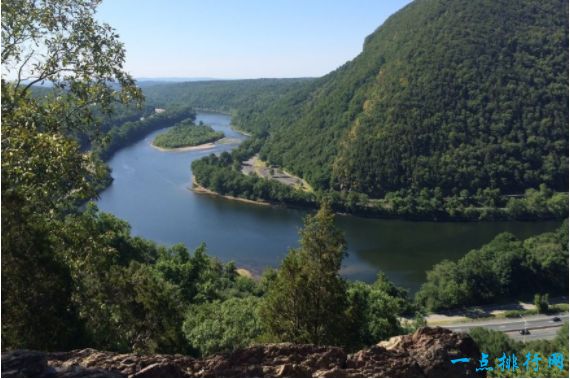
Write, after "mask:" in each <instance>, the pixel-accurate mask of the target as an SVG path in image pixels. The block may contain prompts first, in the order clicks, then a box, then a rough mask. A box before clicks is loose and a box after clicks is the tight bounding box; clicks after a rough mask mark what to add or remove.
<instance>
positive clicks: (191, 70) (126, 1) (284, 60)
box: [97, 0, 410, 79]
mask: <svg viewBox="0 0 570 379" xmlns="http://www.w3.org/2000/svg"><path fill="white" fill-rule="evenodd" d="M409 2H410V1H409V0H350V1H349V0H233V1H232V0H104V1H103V3H102V4H101V5H100V7H99V9H98V11H97V19H98V20H99V21H101V22H106V23H108V24H110V25H111V26H112V27H114V28H115V29H116V31H117V32H118V34H119V36H120V40H121V41H122V42H123V43H124V44H125V47H126V50H127V58H126V65H125V68H126V70H127V71H128V72H129V73H131V74H132V75H133V76H134V77H137V78H141V77H153V78H156V77H187V78H188V77H202V78H204V77H207V78H218V79H243V78H270V77H271V78H277V77H309V76H322V75H324V74H326V73H328V72H330V71H332V70H334V69H335V68H337V67H339V66H340V65H342V64H344V63H345V62H347V61H349V60H351V59H353V58H354V57H355V56H356V55H358V53H360V52H361V51H362V45H363V42H364V38H365V37H366V36H367V35H369V34H370V33H372V32H373V31H374V30H375V29H376V28H377V27H378V26H380V25H381V24H382V23H383V22H384V20H386V18H388V17H389V16H390V15H392V14H393V13H394V12H396V11H397V10H399V9H401V8H402V7H404V6H405V5H406V4H407V3H409Z"/></svg>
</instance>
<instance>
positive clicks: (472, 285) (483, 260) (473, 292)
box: [416, 221, 568, 310]
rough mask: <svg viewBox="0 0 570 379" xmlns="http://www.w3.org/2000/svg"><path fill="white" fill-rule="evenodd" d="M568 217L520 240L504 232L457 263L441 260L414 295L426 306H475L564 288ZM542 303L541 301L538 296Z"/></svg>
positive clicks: (433, 307) (565, 284)
mask: <svg viewBox="0 0 570 379" xmlns="http://www.w3.org/2000/svg"><path fill="white" fill-rule="evenodd" d="M567 229H568V222H567V221H565V222H564V223H563V224H562V226H561V227H560V229H559V230H558V231H557V232H554V233H544V234H541V235H539V236H536V237H531V238H528V239H527V240H525V241H519V240H517V239H516V238H515V237H514V236H512V235H510V234H508V233H503V234H500V235H498V236H497V237H496V238H495V239H494V240H493V241H491V242H490V243H488V244H487V245H485V246H483V247H482V248H481V249H479V250H473V251H471V252H469V253H467V254H466V255H465V256H464V257H463V258H461V259H459V260H458V261H457V262H452V261H448V260H445V261H443V262H441V263H439V264H437V265H435V266H434V267H433V269H432V270H430V271H428V273H427V281H426V283H424V284H423V285H422V287H421V289H420V291H419V292H418V293H417V294H416V299H417V301H418V302H419V303H420V304H422V305H424V306H425V307H427V308H428V309H431V310H438V309H450V308H455V307H460V306H464V305H478V304H483V303H489V302H493V301H498V300H500V299H502V298H506V297H513V296H519V295H528V293H533V292H536V291H543V292H544V291H548V292H550V293H566V292H568V250H567V248H566V246H567V243H568V240H567V238H568V237H567V233H568V232H567ZM541 302H542V300H541Z"/></svg>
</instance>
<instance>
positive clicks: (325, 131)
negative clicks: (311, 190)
mask: <svg viewBox="0 0 570 379" xmlns="http://www.w3.org/2000/svg"><path fill="white" fill-rule="evenodd" d="M249 119H250V121H251V122H250V123H249V125H248V126H249V127H250V128H251V129H252V130H257V131H260V130H262V131H269V134H270V137H269V138H268V139H267V140H266V141H265V143H264V145H263V147H262V149H261V156H262V158H264V159H266V160H268V161H269V162H270V163H273V164H277V165H281V166H283V167H285V168H286V169H288V170H289V171H291V172H293V173H295V174H297V175H299V176H302V177H304V178H305V179H307V180H308V181H309V182H310V183H311V184H312V185H313V186H314V187H316V188H322V189H327V188H333V189H340V190H350V191H358V192H363V193H366V194H368V195H371V196H374V197H381V196H383V195H384V194H386V193H387V192H390V191H397V190H400V189H410V188H412V189H414V188H415V189H418V190H419V189H421V188H432V189H433V188H436V187H439V188H440V189H441V190H442V191H443V193H444V194H458V193H459V192H460V191H462V190H463V191H465V190H466V191H469V192H470V193H475V192H476V191H477V190H481V189H484V188H493V189H499V190H500V191H501V193H503V194H510V193H513V194H514V193H521V192H523V191H524V190H525V189H526V188H529V187H537V186H538V185H539V184H541V183H544V184H546V185H547V186H549V187H550V188H554V189H556V190H559V191H567V189H568V1H566V0H544V1H543V0H540V1H539V0H520V1H511V0H492V1H491V0H477V1H474V0H453V1H448V0H416V1H414V2H413V3H411V4H409V5H408V6H406V7H405V8H403V9H402V10H400V11H399V12H397V13H396V14H394V15H393V16H392V17H390V18H389V19H388V20H387V21H386V22H385V23H384V24H383V25H382V26H381V27H379V28H378V29H377V30H376V31H375V32H374V33H373V34H371V35H370V36H368V37H367V38H366V40H365V41H364V47H363V51H362V53H361V54H360V55H358V56H357V57H356V58H355V59H353V60H352V61H350V62H348V63H346V64H345V65H343V66H342V67H340V68H338V69H337V70H335V71H333V72H331V73H330V74H328V75H326V76H324V77H322V78H319V79H317V80H315V81H312V82H311V83H309V84H308V85H306V86H305V87H304V88H302V89H300V90H297V91H296V92H295V93H294V96H285V97H283V98H281V99H280V100H279V102H276V103H273V104H271V105H270V106H269V107H267V108H265V109H264V110H263V111H261V112H260V113H259V114H256V115H251V116H250V118H249Z"/></svg>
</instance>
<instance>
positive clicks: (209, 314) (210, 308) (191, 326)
mask: <svg viewBox="0 0 570 379" xmlns="http://www.w3.org/2000/svg"><path fill="white" fill-rule="evenodd" d="M259 301H260V300H259V298H257V297H253V296H248V297H244V298H237V297H234V298H230V299H228V300H225V301H219V300H216V301H213V302H209V303H203V304H197V305H193V306H191V307H190V308H189V309H188V311H187V312H186V318H185V321H184V325H183V330H184V335H185V336H186V339H187V340H188V342H189V343H190V344H191V345H192V346H193V347H194V348H196V349H197V350H198V351H199V353H200V354H201V355H209V354H213V353H218V352H227V351H232V350H234V349H237V348H240V347H246V346H248V345H249V344H251V343H252V342H254V341H255V340H256V338H257V337H258V336H259V335H260V334H261V333H262V327H261V322H260V320H259V317H258V315H257V309H258V306H259Z"/></svg>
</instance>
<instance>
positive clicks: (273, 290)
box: [261, 203, 347, 345]
mask: <svg viewBox="0 0 570 379" xmlns="http://www.w3.org/2000/svg"><path fill="white" fill-rule="evenodd" d="M300 237H301V240H300V242H301V246H300V248H298V249H292V250H290V251H289V254H288V255H287V256H286V257H285V259H284V260H283V263H282V264H281V267H280V268H279V270H278V273H277V277H276V278H275V280H273V281H272V282H271V284H270V286H269V290H268V294H267V296H266V299H265V300H264V302H263V304H262V308H261V317H262V320H263V322H264V324H265V326H266V328H267V330H268V331H269V333H270V334H271V335H272V336H273V337H274V338H276V339H278V340H280V341H288V342H295V343H313V344H317V345H323V344H337V345H338V344H341V345H342V344H343V335H344V333H343V332H342V331H343V330H344V329H345V328H346V316H345V315H346V309H347V295H346V283H345V281H344V280H343V279H342V278H341V277H340V275H339V271H340V267H341V263H342V259H343V258H344V256H345V255H346V243H345V240H344V237H343V235H342V233H341V232H340V231H339V230H338V229H337V228H336V226H335V224H334V214H333V213H332V210H331V208H330V205H329V204H328V203H326V204H324V205H323V206H322V207H321V209H320V210H319V211H318V212H317V214H315V215H314V216H308V217H307V218H306V220H305V225H304V227H303V229H302V230H301V232H300Z"/></svg>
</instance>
